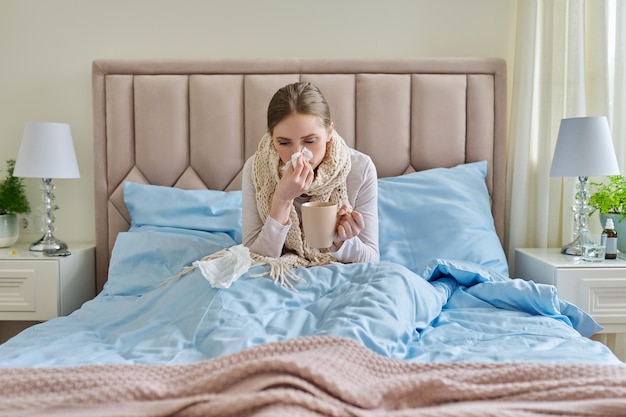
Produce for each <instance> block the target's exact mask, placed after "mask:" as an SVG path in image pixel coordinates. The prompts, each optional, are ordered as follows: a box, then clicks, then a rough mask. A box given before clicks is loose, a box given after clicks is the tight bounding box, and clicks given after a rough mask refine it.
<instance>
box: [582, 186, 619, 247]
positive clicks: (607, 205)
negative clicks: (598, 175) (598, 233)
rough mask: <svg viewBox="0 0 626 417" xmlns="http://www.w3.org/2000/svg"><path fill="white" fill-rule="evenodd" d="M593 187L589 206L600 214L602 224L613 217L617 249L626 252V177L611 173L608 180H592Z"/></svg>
mask: <svg viewBox="0 0 626 417" xmlns="http://www.w3.org/2000/svg"><path fill="white" fill-rule="evenodd" d="M590 185H591V186H592V187H593V188H592V191H591V196H590V197H589V206H591V208H593V211H592V213H591V214H593V213H595V212H596V211H598V212H599V214H600V222H601V226H602V227H604V225H605V224H606V219H607V218H608V217H612V218H613V222H614V223H615V230H616V231H617V249H619V251H620V252H622V253H626V221H624V217H625V216H626V177H624V176H622V175H611V176H609V177H608V181H607V182H593V181H592V182H590Z"/></svg>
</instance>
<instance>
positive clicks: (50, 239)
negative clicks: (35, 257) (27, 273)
mask: <svg viewBox="0 0 626 417" xmlns="http://www.w3.org/2000/svg"><path fill="white" fill-rule="evenodd" d="M64 249H67V243H65V242H63V241H62V240H59V239H57V238H56V237H54V236H44V237H42V238H41V239H39V240H38V241H36V242H33V243H32V244H31V245H30V250H31V251H33V252H44V251H59V250H64Z"/></svg>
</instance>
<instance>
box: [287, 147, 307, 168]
mask: <svg viewBox="0 0 626 417" xmlns="http://www.w3.org/2000/svg"><path fill="white" fill-rule="evenodd" d="M300 155H304V159H305V160H307V161H310V160H311V159H313V152H311V151H310V150H309V149H308V148H302V151H300V152H294V153H293V154H292V155H291V165H292V166H293V167H294V168H295V167H296V165H298V157H299V156H300ZM288 167H289V162H287V163H286V164H285V165H283V168H282V170H283V173H285V172H286V171H287V168H288Z"/></svg>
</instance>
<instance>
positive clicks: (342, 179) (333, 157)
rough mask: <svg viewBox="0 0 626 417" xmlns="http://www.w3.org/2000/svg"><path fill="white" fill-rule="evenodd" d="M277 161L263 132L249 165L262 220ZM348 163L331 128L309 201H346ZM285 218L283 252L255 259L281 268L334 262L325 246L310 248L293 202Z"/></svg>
mask: <svg viewBox="0 0 626 417" xmlns="http://www.w3.org/2000/svg"><path fill="white" fill-rule="evenodd" d="M281 165H282V161H281V159H280V156H279V155H278V152H277V151H276V148H275V147H274V143H273V140H272V136H271V135H270V134H269V133H267V134H265V136H263V138H262V139H261V142H260V143H259V147H258V149H257V151H256V153H255V156H254V163H253V166H252V180H253V182H254V186H255V188H256V202H257V209H258V211H259V216H260V217H261V220H262V221H263V222H265V221H266V220H267V217H268V216H269V212H270V208H271V205H272V198H273V196H274V191H275V190H276V186H277V184H278V181H279V180H280V177H281V175H282V174H281V169H280V168H281ZM350 167H351V160H350V148H349V147H348V145H347V144H346V143H345V141H344V140H343V138H342V137H341V136H339V134H338V133H337V132H336V131H335V130H333V132H332V135H331V140H330V141H328V143H327V145H326V155H325V156H324V159H323V160H322V162H321V163H320V165H319V166H318V167H317V170H316V174H315V179H314V180H313V183H312V184H311V188H310V189H309V191H308V192H307V195H308V196H310V197H311V201H330V202H333V203H337V207H341V205H342V204H346V205H349V202H348V190H347V186H346V178H347V176H348V173H349V172H350ZM289 218H290V220H291V226H290V228H289V231H288V232H287V237H286V239H285V248H286V249H287V251H286V253H285V254H284V255H282V256H281V257H280V258H278V259H276V258H267V257H260V255H257V254H255V255H253V256H254V257H255V258H256V259H258V260H259V261H261V262H263V263H267V264H269V265H271V266H272V268H278V269H280V270H281V271H282V270H285V268H297V267H301V266H302V267H308V266H315V265H328V264H330V263H332V262H336V259H335V257H334V256H332V255H331V254H330V253H328V250H327V249H321V250H320V249H316V248H312V247H311V246H309V245H308V244H307V243H306V241H305V239H304V235H303V232H302V228H301V226H300V218H299V216H298V213H297V211H296V208H295V207H294V206H293V205H292V206H291V212H290V214H289ZM259 258H260V259H259ZM276 264H280V265H276ZM274 278H275V277H274Z"/></svg>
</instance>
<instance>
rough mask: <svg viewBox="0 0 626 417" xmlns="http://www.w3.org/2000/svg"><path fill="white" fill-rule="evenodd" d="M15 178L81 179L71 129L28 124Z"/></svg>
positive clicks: (18, 157)
mask: <svg viewBox="0 0 626 417" xmlns="http://www.w3.org/2000/svg"><path fill="white" fill-rule="evenodd" d="M13 175H15V176H16V177H32V178H80V172H79V171H78V163H77V162H76V153H75V152H74V145H73V144H72V133H71V132H70V126H69V125H68V124H66V123H52V122H28V123H27V124H26V127H25V128H24V136H22V143H21V144H20V150H19V151H18V154H17V159H16V161H15V170H14V171H13Z"/></svg>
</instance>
